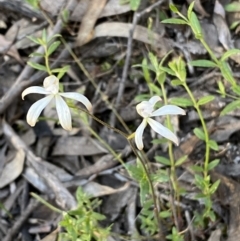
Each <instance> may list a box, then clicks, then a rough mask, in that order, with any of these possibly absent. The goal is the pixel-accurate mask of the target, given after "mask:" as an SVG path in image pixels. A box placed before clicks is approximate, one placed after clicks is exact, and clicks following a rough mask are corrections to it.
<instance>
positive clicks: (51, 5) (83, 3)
mask: <svg viewBox="0 0 240 241" xmlns="http://www.w3.org/2000/svg"><path fill="white" fill-rule="evenodd" d="M95 1H96V0H95ZM98 1H99V0H98ZM98 1H96V2H98ZM66 2H67V0H58V1H49V0H40V5H41V8H42V9H43V10H45V11H46V12H48V13H50V14H52V15H54V16H56V15H58V14H59V12H60V11H61V8H62V6H64V5H65V4H66ZM89 2H90V1H89V0H79V3H78V5H77V7H76V8H75V10H74V11H73V14H72V15H71V16H70V20H72V21H81V20H82V18H83V16H84V14H85V12H86V11H87V8H88V5H89ZM130 10H131V9H130V5H129V4H124V5H121V4H120V1H119V0H109V1H108V2H107V4H106V6H105V7H104V9H103V11H102V12H101V14H100V16H99V17H100V18H102V17H108V16H115V15H118V14H122V13H126V12H128V11H130Z"/></svg>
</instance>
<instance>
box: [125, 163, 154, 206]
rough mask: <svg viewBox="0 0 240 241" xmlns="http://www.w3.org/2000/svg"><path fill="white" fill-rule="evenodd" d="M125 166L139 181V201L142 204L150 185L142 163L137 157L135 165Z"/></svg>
mask: <svg viewBox="0 0 240 241" xmlns="http://www.w3.org/2000/svg"><path fill="white" fill-rule="evenodd" d="M126 168H127V171H128V172H129V174H130V175H131V177H132V178H133V179H135V180H136V181H137V182H138V183H139V187H140V201H141V204H142V205H144V202H145V200H146V198H147V196H148V195H149V193H150V186H149V181H148V178H147V175H146V172H145V169H144V167H143V164H142V163H141V162H140V161H139V160H138V159H137V166H135V165H126Z"/></svg>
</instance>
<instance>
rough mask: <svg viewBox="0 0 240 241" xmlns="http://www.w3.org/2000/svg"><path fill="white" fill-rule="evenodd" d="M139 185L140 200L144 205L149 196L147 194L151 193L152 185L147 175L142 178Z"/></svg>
mask: <svg viewBox="0 0 240 241" xmlns="http://www.w3.org/2000/svg"><path fill="white" fill-rule="evenodd" d="M139 187H140V201H141V204H142V206H143V205H144V202H145V200H146V198H147V194H149V190H150V186H149V183H148V180H147V178H146V177H145V178H143V179H141V181H140V182H139Z"/></svg>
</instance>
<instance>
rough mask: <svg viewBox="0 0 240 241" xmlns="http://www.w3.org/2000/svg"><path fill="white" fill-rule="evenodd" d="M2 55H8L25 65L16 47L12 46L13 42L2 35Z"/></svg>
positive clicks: (0, 40) (0, 42)
mask: <svg viewBox="0 0 240 241" xmlns="http://www.w3.org/2000/svg"><path fill="white" fill-rule="evenodd" d="M0 53H1V54H7V55H9V56H11V57H13V58H14V59H16V60H17V61H18V62H19V63H21V64H23V61H22V59H21V57H20V55H19V53H18V51H17V49H16V47H15V46H14V45H12V41H9V40H7V39H6V38H5V37H4V36H3V35H2V34H0Z"/></svg>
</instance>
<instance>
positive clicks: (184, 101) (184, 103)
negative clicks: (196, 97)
mask: <svg viewBox="0 0 240 241" xmlns="http://www.w3.org/2000/svg"><path fill="white" fill-rule="evenodd" d="M169 102H170V103H171V104H173V105H178V106H181V107H188V106H193V103H192V101H191V100H190V99H188V98H183V97H177V98H171V99H170V100H169Z"/></svg>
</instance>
